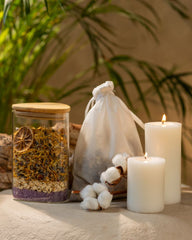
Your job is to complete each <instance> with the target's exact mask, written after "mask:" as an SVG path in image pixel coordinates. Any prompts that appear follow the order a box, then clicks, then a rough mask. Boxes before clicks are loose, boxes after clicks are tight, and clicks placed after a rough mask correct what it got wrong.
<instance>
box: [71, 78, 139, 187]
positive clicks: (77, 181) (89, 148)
mask: <svg viewBox="0 0 192 240" xmlns="http://www.w3.org/2000/svg"><path fill="white" fill-rule="evenodd" d="M113 88H114V86H113V82H110V81H108V82H105V83H104V84H102V85H100V86H98V87H96V88H95V89H94V90H93V98H92V99H91V101H90V102H89V104H88V106H87V109H86V112H88V110H89V107H91V106H92V105H93V104H92V103H93V101H95V105H94V106H93V107H92V108H91V110H90V111H89V112H88V113H87V115H86V117H85V120H84V122H83V125H82V128H81V131H80V134H79V138H78V141H77V145H76V149H75V157H74V182H73V190H81V189H82V188H83V187H84V186H85V185H87V184H92V183H94V182H99V177H100V174H101V173H102V172H103V171H105V170H106V169H107V168H108V167H110V166H112V162H111V160H112V158H113V156H114V155H116V154H117V153H124V152H126V153H127V154H129V155H130V156H136V155H141V154H142V153H143V151H142V147H141V142H140V139H139V135H138V132H137V129H136V126H135V122H134V119H133V117H134V116H133V115H132V114H131V112H130V110H129V109H128V108H127V106H126V105H125V104H124V103H123V102H122V101H121V100H120V98H118V97H117V96H115V95H114V93H113ZM116 190H121V191H123V190H126V184H123V185H122V186H120V188H119V189H116Z"/></svg>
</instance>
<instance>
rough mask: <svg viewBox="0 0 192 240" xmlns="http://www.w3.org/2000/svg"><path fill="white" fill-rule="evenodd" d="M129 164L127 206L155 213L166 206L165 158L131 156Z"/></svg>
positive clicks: (142, 211) (143, 211)
mask: <svg viewBox="0 0 192 240" xmlns="http://www.w3.org/2000/svg"><path fill="white" fill-rule="evenodd" d="M127 164H128V166H127V169H128V171H127V174H128V176H127V188H128V189H127V208H128V209H129V210H131V211H134V212H140V213H155V212H161V211H162V210H163V208H164V177H165V174H164V173H165V172H164V168H165V159H163V158H160V157H147V155H145V156H143V157H131V158H129V159H128V163H127Z"/></svg>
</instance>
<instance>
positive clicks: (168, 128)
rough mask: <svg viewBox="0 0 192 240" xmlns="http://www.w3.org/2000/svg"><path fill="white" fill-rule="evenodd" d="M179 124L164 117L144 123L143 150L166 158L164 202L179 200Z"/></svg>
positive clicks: (170, 202) (150, 154) (171, 202)
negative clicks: (160, 119)
mask: <svg viewBox="0 0 192 240" xmlns="http://www.w3.org/2000/svg"><path fill="white" fill-rule="evenodd" d="M181 126H182V125H181V123H177V122H166V119H164V120H163V119H162V122H150V123H146V124H145V151H146V152H147V153H148V154H149V156H160V157H163V158H165V159H166V164H165V204H173V203H178V202H180V200H181Z"/></svg>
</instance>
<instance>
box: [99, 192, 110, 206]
mask: <svg viewBox="0 0 192 240" xmlns="http://www.w3.org/2000/svg"><path fill="white" fill-rule="evenodd" d="M112 198H113V195H112V194H111V193H109V192H108V191H107V190H105V191H103V192H102V193H100V194H99V197H98V203H99V206H100V207H101V208H102V209H107V208H109V207H110V204H111V201H112Z"/></svg>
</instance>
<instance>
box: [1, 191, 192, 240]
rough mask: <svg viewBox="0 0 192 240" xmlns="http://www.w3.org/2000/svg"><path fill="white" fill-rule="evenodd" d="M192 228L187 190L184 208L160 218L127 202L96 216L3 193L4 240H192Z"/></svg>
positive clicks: (190, 193)
mask: <svg viewBox="0 0 192 240" xmlns="http://www.w3.org/2000/svg"><path fill="white" fill-rule="evenodd" d="M191 224H192V190H191V189H183V192H182V202H181V203H180V204H174V205H168V206H166V207H165V209H164V211H163V212H161V213H158V214H139V213H134V212H130V211H128V210H127V209H126V201H122V202H113V203H112V206H111V207H110V208H109V209H107V210H104V211H96V212H92V211H85V210H81V209H80V204H79V203H64V204H48V203H37V202H36V203H35V202H21V201H15V200H13V197H12V194H11V191H10V190H5V191H2V192H1V193H0V239H1V240H18V239H19V240H45V239H46V240H53V239H54V240H61V239H65V240H90V239H91V240H108V239H112V240H116V239H121V240H141V239H147V240H162V239H163V240H173V239H174V240H191V236H192V228H191Z"/></svg>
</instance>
